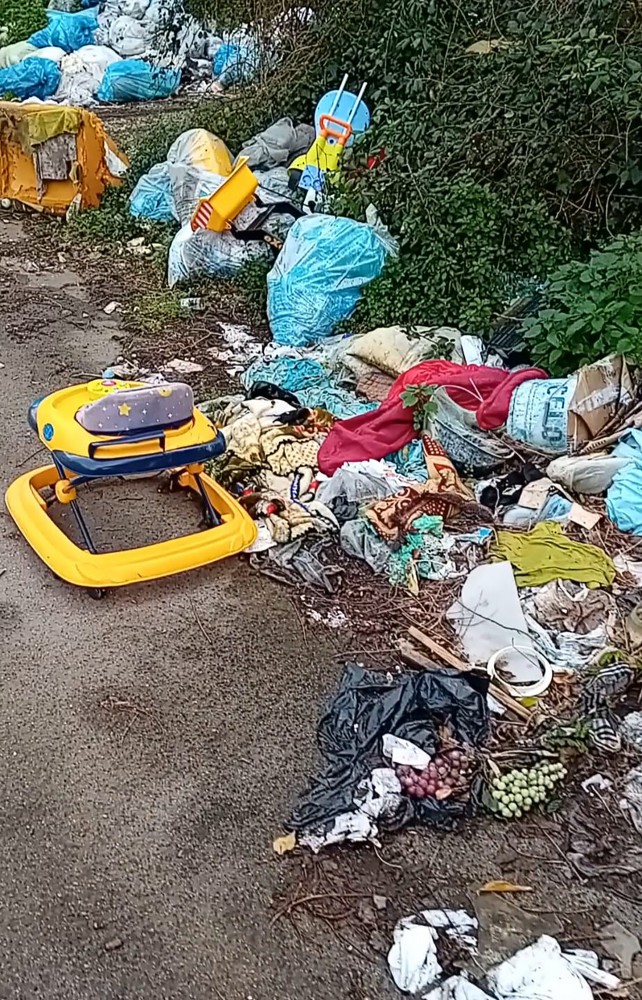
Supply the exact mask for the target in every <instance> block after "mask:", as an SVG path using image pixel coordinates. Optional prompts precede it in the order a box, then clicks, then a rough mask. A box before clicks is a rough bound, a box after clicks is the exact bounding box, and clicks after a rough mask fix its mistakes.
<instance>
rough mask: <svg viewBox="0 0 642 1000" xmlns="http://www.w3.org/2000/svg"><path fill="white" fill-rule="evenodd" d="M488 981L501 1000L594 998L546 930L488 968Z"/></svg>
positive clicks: (574, 999)
mask: <svg viewBox="0 0 642 1000" xmlns="http://www.w3.org/2000/svg"><path fill="white" fill-rule="evenodd" d="M488 982H489V985H490V986H491V987H492V989H493V990H494V991H495V994H496V996H497V997H498V998H501V1000H562V998H564V1000H593V993H592V991H591V987H590V986H589V984H588V983H587V982H586V979H584V977H583V976H582V975H581V974H580V973H579V972H576V970H575V969H574V968H573V966H572V965H571V964H570V963H569V961H568V960H567V959H566V957H565V956H564V955H563V954H562V949H561V948H560V946H559V943H558V942H557V941H556V940H555V938H552V937H548V935H546V934H544V935H543V936H542V937H541V938H540V939H539V940H538V941H536V942H535V944H531V945H529V946H528V947H527V948H522V949H521V951H518V952H517V953H516V954H515V955H513V957H512V958H509V959H507V960H506V961H505V962H502V963H501V965H498V966H497V968H495V969H491V971H490V972H489V973H488Z"/></svg>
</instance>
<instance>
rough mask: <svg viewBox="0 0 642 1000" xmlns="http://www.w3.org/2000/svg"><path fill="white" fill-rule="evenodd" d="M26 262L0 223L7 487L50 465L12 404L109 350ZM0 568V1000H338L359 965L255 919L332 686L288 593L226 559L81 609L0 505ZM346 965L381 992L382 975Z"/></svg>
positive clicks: (89, 320)
mask: <svg viewBox="0 0 642 1000" xmlns="http://www.w3.org/2000/svg"><path fill="white" fill-rule="evenodd" d="M29 252H30V245H29V240H28V238H27V236H26V233H25V231H24V230H23V228H22V226H21V225H20V224H19V223H18V222H16V221H15V220H14V221H11V222H7V221H4V222H2V221H0V362H2V364H3V365H4V367H3V368H2V369H1V370H0V398H1V399H2V408H1V409H2V434H1V435H0V469H1V477H2V486H3V490H4V487H5V486H6V484H7V483H8V482H9V481H10V480H11V479H12V478H13V477H15V476H16V475H17V474H19V473H21V472H22V471H24V470H25V469H26V468H27V467H28V466H29V465H34V464H39V463H40V462H42V461H46V456H45V455H44V454H43V455H37V456H34V454H33V453H34V452H35V450H36V448H37V446H38V441H37V439H36V438H35V436H34V435H33V433H32V432H31V431H30V430H29V428H28V426H27V423H26V419H25V414H26V410H27V407H28V405H29V403H30V402H31V401H32V400H33V399H34V398H37V397H38V396H40V395H42V394H44V393H46V392H47V391H51V390H53V389H54V388H58V387H60V386H62V385H64V384H67V383H68V382H70V381H72V380H73V378H74V377H77V376H78V375H79V374H80V373H86V374H90V373H92V372H98V371H100V370H101V368H102V367H104V366H105V365H106V364H108V363H110V362H111V361H113V359H114V357H115V356H116V355H117V353H118V346H117V344H116V342H115V341H114V340H113V339H112V337H113V336H114V334H117V333H118V325H117V320H116V319H114V317H111V318H109V319H108V318H107V317H106V316H105V315H104V313H103V312H102V305H104V303H102V302H101V303H96V302H94V301H92V293H91V288H89V287H87V286H86V285H84V284H83V283H82V282H81V280H80V279H79V278H78V276H77V275H74V274H73V273H72V272H69V271H65V270H64V268H63V266H62V265H61V267H60V268H59V269H58V270H57V271H46V270H45V271H42V270H41V271H38V270H33V269H32V268H31V265H30V263H29ZM99 266H100V265H99V264H97V267H99ZM97 501H98V509H99V510H98V512H99V513H100V515H101V518H104V522H103V528H102V530H101V533H100V536H99V537H100V538H101V539H102V540H104V541H107V542H109V539H110V538H112V539H116V538H118V539H120V540H122V539H123V538H125V539H129V540H130V544H133V543H134V542H135V541H138V540H139V539H140V537H141V535H144V534H145V532H146V531H149V529H150V526H153V527H154V528H155V529H158V526H159V525H162V526H163V527H166V528H167V530H168V531H173V530H185V528H184V517H185V511H184V509H181V505H180V500H178V501H177V500H176V499H175V498H174V497H171V498H170V497H165V496H158V495H156V494H155V492H154V490H153V489H151V491H150V492H149V493H148V494H146V495H145V496H144V497H142V498H141V497H139V496H135V497H130V498H127V497H126V498H124V499H123V500H122V501H118V502H116V501H114V502H112V501H111V500H110V498H109V497H108V496H105V495H103V494H102V493H101V492H100V491H98V495H97ZM95 514H96V511H92V512H91V514H90V521H92V523H95V521H96V517H95ZM0 570H2V571H4V572H3V575H2V576H1V577H0V641H1V652H0V663H1V665H2V674H1V677H2V680H1V682H0V683H1V696H2V708H1V710H0V788H1V790H2V791H1V794H0V900H1V905H2V910H1V913H2V916H1V919H0V997H1V998H21V1000H31V998H36V997H38V998H45V997H46V998H47V1000H76V998H83V1000H108V998H109V1000H111V998H137V1000H138V998H145V1000H147V998H150V1000H152V998H153V1000H160V998H165V997H167V998H171V1000H187V998H190V1000H192V998H193V1000H206V998H207V1000H210V998H216V997H225V998H226V1000H236V998H239V1000H241V998H249V997H253V998H254V1000H262V998H265V1000H290V998H291V1000H295V998H296V1000H326V998H327V1000H339V998H344V997H351V996H353V995H354V994H353V992H352V987H351V984H352V982H353V976H354V975H355V974H356V973H357V971H358V959H357V958H356V956H349V955H347V954H346V952H345V951H343V950H342V949H341V948H340V947H339V946H338V945H337V943H336V941H335V940H334V938H332V936H331V935H329V934H319V935H318V936H316V935H315V936H314V937H310V938H308V939H306V940H305V942H302V941H300V940H299V939H298V938H297V937H296V936H295V935H294V933H293V932H292V931H291V930H290V929H289V927H288V925H287V924H283V923H278V924H276V925H274V926H272V924H271V921H272V916H273V911H272V909H271V906H270V902H271V898H272V894H273V892H274V891H275V889H277V888H278V886H279V884H280V882H281V880H282V878H283V875H284V865H285V864H286V863H287V862H285V861H284V860H278V859H275V858H274V857H273V854H272V849H271V841H272V838H273V836H274V834H275V833H278V832H279V830H280V821H281V819H282V818H283V817H284V816H285V815H287V812H288V809H289V806H290V803H291V801H292V799H293V797H294V795H295V792H296V790H297V789H298V788H299V787H300V786H301V784H302V782H303V781H304V780H305V776H306V774H308V773H309V770H310V768H311V767H312V766H313V761H314V756H313V739H314V726H315V723H316V719H317V716H318V712H319V705H320V704H321V702H322V699H323V697H324V695H325V694H327V693H328V692H329V691H330V690H331V689H332V688H333V686H334V684H335V682H336V677H337V667H336V663H335V662H334V661H333V659H332V654H333V652H334V648H333V647H331V646H330V645H329V644H328V643H327V642H324V639H323V636H322V635H319V634H317V637H316V638H315V641H314V643H313V644H311V643H310V640H309V639H308V640H307V641H306V640H305V637H304V636H303V634H302V631H301V627H300V625H299V622H298V620H297V618H296V617H295V615H294V612H293V609H292V605H291V603H290V600H289V596H288V593H287V591H286V590H285V589H284V588H281V587H279V586H278V585H276V584H272V583H271V582H270V581H266V580H264V579H263V578H259V577H257V576H254V575H251V574H250V572H249V571H248V569H247V568H246V567H245V566H244V565H242V564H241V563H240V562H239V561H238V560H229V561H227V562H224V563H220V564H218V565H216V566H214V567H210V568H209V569H208V570H204V571H200V572H195V573H192V574H188V575H184V576H181V577H176V578H173V579H170V580H168V581H165V582H160V583H157V584H153V585H149V586H141V587H137V588H130V589H124V590H120V591H116V592H113V593H112V594H111V595H109V596H108V598H107V599H106V600H104V601H103V602H100V603H99V602H94V601H92V600H91V599H90V598H89V597H88V596H87V595H86V594H85V593H84V592H81V591H78V590H75V589H74V588H72V587H70V586H67V585H65V584H63V583H61V582H59V581H57V580H56V579H54V578H53V577H52V576H51V574H50V573H49V572H48V571H47V570H46V569H45V567H44V566H43V565H42V564H41V563H40V562H39V560H38V559H37V558H36V557H35V555H34V554H33V553H32V552H31V550H30V548H29V547H28V545H27V543H26V542H25V541H24V539H22V537H21V536H20V535H19V533H18V532H17V530H16V528H15V526H14V525H13V522H12V521H11V519H10V518H9V516H8V514H7V513H6V511H4V510H3V512H2V514H0ZM197 618H198V620H199V621H200V623H201V624H200V625H199V624H198V623H197ZM361 972H362V973H363V975H364V976H365V980H364V982H365V987H366V989H367V990H371V992H370V993H369V995H370V996H373V997H374V996H375V995H376V996H377V997H378V998H380V997H383V996H385V995H388V991H387V989H386V988H385V987H383V988H382V984H383V980H382V976H383V972H382V969H381V968H378V967H377V966H376V964H374V963H373V964H372V965H370V966H368V965H367V966H365V968H364V969H362V970H361ZM360 995H363V994H360Z"/></svg>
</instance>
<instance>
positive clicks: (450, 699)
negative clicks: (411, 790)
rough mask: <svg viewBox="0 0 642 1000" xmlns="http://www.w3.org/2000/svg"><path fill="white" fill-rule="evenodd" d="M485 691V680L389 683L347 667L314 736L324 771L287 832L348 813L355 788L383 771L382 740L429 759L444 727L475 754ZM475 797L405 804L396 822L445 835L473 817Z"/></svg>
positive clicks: (439, 673) (436, 677)
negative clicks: (406, 743) (388, 737)
mask: <svg viewBox="0 0 642 1000" xmlns="http://www.w3.org/2000/svg"><path fill="white" fill-rule="evenodd" d="M487 690H488V678H486V677H481V676H480V677H478V676H476V675H474V674H467V675H466V676H464V675H462V674H461V673H458V672H457V671H452V670H447V669H444V670H434V671H433V670H430V671H426V672H424V673H412V674H403V675H401V676H399V675H397V676H394V677H393V676H391V675H390V674H384V673H380V672H374V671H370V670H364V669H363V667H359V666H357V665H354V664H351V665H349V666H347V667H346V668H345V670H344V673H343V677H342V678H341V683H340V685H339V689H338V691H337V692H336V694H335V696H334V698H333V699H332V702H331V703H330V705H329V708H328V710H327V712H326V713H325V715H324V716H323V717H322V718H321V721H320V722H319V726H318V730H317V736H318V744H319V750H320V752H321V755H322V757H323V759H324V762H325V768H324V770H323V771H322V772H321V773H320V774H319V775H318V776H317V777H316V778H313V779H312V780H311V781H310V784H309V786H308V788H307V789H306V791H305V792H304V793H303V794H302V795H301V797H300V798H299V801H298V803H297V805H296V807H295V809H294V811H293V813H292V815H291V817H290V824H289V825H290V827H291V828H292V829H294V830H305V829H308V828H310V827H316V826H318V825H319V824H323V823H328V822H331V821H332V820H333V819H334V818H335V817H336V816H339V815H340V814H342V813H346V812H350V811H351V810H353V809H354V793H355V791H356V788H357V785H358V784H359V782H360V781H361V780H362V779H363V778H365V777H367V776H368V775H370V773H371V772H372V770H373V768H376V767H382V766H390V761H389V760H387V759H386V758H384V757H383V737H384V735H385V734H386V733H391V734H392V735H393V736H399V737H401V738H402V739H406V740H411V741H412V742H413V743H416V744H417V746H419V747H421V748H422V750H425V751H426V753H429V754H434V753H436V752H437V751H438V750H439V737H438V729H439V727H440V726H444V725H445V726H448V728H449V730H450V733H451V735H452V736H453V738H454V739H456V740H458V741H459V742H460V743H461V744H462V745H468V746H479V745H480V744H481V743H483V742H484V740H485V739H486V736H487V733H488V706H487V702H486V693H487ZM474 791H475V790H474V789H473V794H472V795H471V797H470V799H468V800H466V799H452V800H451V799H445V800H442V801H437V800H436V799H410V798H408V799H407V803H408V809H407V811H406V812H405V814H404V817H403V821H404V822H410V821H411V820H416V821H418V822H420V823H431V824H433V825H437V826H442V827H446V828H450V827H452V826H453V825H454V824H455V823H456V821H457V820H458V819H460V818H461V817H463V816H464V815H468V814H470V813H471V812H472V811H473V810H474V805H475V800H476V796H475V794H474ZM397 819H398V818H397ZM395 825H399V824H398V823H396V824H395Z"/></svg>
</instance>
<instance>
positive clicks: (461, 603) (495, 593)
mask: <svg viewBox="0 0 642 1000" xmlns="http://www.w3.org/2000/svg"><path fill="white" fill-rule="evenodd" d="M446 617H447V618H448V619H449V620H450V621H451V622H452V624H453V627H454V629H455V631H456V633H457V635H459V636H460V638H461V641H462V645H463V647H464V650H465V652H466V654H467V656H468V659H469V660H470V662H471V663H478V664H482V665H485V664H486V663H487V662H488V660H489V659H490V657H491V656H492V655H493V654H494V653H496V652H497V650H498V649H505V647H507V646H520V647H522V649H533V643H532V640H531V638H530V635H529V632H528V625H527V623H526V619H525V617H524V612H523V611H522V606H521V603H520V599H519V594H518V593H517V586H516V585H515V576H514V574H513V568H512V566H511V564H510V563H509V562H499V563H490V564H489V565H486V566H477V567H476V568H475V569H474V570H472V571H471V572H470V573H469V575H468V577H467V579H466V582H465V583H464V586H463V587H462V592H461V597H460V598H459V600H457V601H455V603H454V604H453V605H452V606H451V607H450V608H449V609H448V611H447V612H446ZM503 662H504V664H505V666H506V668H507V669H508V670H510V671H511V673H512V674H513V677H514V679H515V681H516V682H517V683H521V684H525V683H529V682H531V681H533V682H534V681H536V680H539V678H540V677H541V673H542V672H541V669H540V667H539V666H538V663H537V659H536V657H535V655H533V656H532V657H531V656H529V655H528V654H526V653H524V652H520V651H519V650H517V649H515V650H513V651H512V652H508V653H505V654H504V656H503Z"/></svg>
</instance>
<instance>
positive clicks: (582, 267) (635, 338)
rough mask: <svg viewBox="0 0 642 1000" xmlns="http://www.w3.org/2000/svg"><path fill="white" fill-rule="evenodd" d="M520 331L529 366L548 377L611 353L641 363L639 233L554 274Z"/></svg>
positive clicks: (641, 255) (641, 259) (641, 248)
mask: <svg viewBox="0 0 642 1000" xmlns="http://www.w3.org/2000/svg"><path fill="white" fill-rule="evenodd" d="M524 327H525V331H526V337H527V341H528V343H529V344H530V348H531V352H532V355H533V360H534V361H535V362H536V363H537V364H541V365H542V366H543V367H544V368H547V369H548V371H549V372H550V373H551V374H552V375H566V374H568V372H571V371H574V370H575V369H576V368H578V367H579V366H580V365H584V364H588V363H589V362H591V361H597V360H598V359H599V358H602V357H604V356H605V355H607V354H611V353H622V354H626V355H627V356H628V357H629V358H630V359H631V360H632V361H634V362H637V363H638V364H639V363H642V233H635V234H633V235H630V236H623V237H620V238H618V239H616V240H613V242H612V243H610V244H609V245H608V246H606V247H605V248H604V250H601V251H595V252H593V253H592V254H591V255H590V257H589V259H588V261H586V262H584V261H573V262H571V263H569V264H565V265H564V266H563V267H561V268H559V270H557V271H555V272H554V273H553V274H552V275H551V279H550V282H549V284H548V286H547V290H546V293H545V297H544V301H543V303H542V306H541V308H540V310H539V312H538V314H537V316H535V317H532V318H530V319H528V320H526V321H525V323H524Z"/></svg>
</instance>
